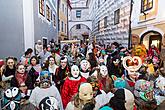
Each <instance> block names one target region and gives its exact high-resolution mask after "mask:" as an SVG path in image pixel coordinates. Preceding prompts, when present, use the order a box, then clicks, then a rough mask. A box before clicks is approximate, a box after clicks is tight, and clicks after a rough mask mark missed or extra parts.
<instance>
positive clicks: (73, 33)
mask: <svg viewBox="0 0 165 110" xmlns="http://www.w3.org/2000/svg"><path fill="white" fill-rule="evenodd" d="M90 34H91V29H90V28H89V27H88V26H87V25H85V24H76V25H73V27H71V29H70V31H69V35H70V39H77V40H81V41H83V42H86V41H87V39H89V36H90Z"/></svg>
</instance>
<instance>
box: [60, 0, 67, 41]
mask: <svg viewBox="0 0 165 110" xmlns="http://www.w3.org/2000/svg"><path fill="white" fill-rule="evenodd" d="M62 4H64V12H63V10H62ZM65 8H67V0H61V3H60V9H59V20H60V27H59V28H60V31H59V37H60V40H64V38H67V31H68V30H67V27H66V32H65V24H66V26H68V22H67V14H65ZM61 21H63V22H64V26H63V28H64V32H62V30H61V27H62V23H61Z"/></svg>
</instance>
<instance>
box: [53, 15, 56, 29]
mask: <svg viewBox="0 0 165 110" xmlns="http://www.w3.org/2000/svg"><path fill="white" fill-rule="evenodd" d="M53 26H54V27H56V15H55V14H53Z"/></svg>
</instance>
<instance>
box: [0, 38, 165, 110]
mask: <svg viewBox="0 0 165 110" xmlns="http://www.w3.org/2000/svg"><path fill="white" fill-rule="evenodd" d="M163 66H164V64H163V62H162V61H161V59H160V51H159V49H157V48H156V47H155V46H154V45H152V46H151V48H150V49H149V50H147V49H146V48H145V46H144V45H143V44H139V45H137V46H134V47H133V48H130V49H128V48H126V47H123V46H122V45H121V44H119V43H117V42H114V43H112V44H110V45H107V46H105V45H104V44H101V43H98V44H97V43H91V44H88V45H87V44H85V43H81V44H76V43H72V44H65V45H64V46H63V47H61V46H60V45H57V44H54V43H52V44H50V45H47V46H45V45H44V46H43V45H42V43H41V41H40V40H38V42H37V44H36V45H35V49H34V50H33V49H31V48H29V49H27V50H26V52H25V53H24V55H22V57H21V58H20V59H17V58H15V57H11V56H9V57H7V58H6V59H5V60H0V87H1V88H0V109H2V110H164V109H165V68H163Z"/></svg>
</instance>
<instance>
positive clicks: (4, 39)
mask: <svg viewBox="0 0 165 110" xmlns="http://www.w3.org/2000/svg"><path fill="white" fill-rule="evenodd" d="M0 7H2V8H3V10H0V13H1V18H0V33H1V35H0V36H1V37H0V41H1V43H0V45H1V47H4V48H0V51H1V54H0V57H1V58H5V57H7V56H15V57H17V58H20V56H21V55H22V54H23V53H24V51H25V50H26V49H27V48H34V44H35V42H36V41H37V40H42V41H43V43H48V41H49V40H51V39H54V40H56V39H57V34H58V33H57V32H58V29H57V2H56V0H14V1H11V0H1V1H0Z"/></svg>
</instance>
